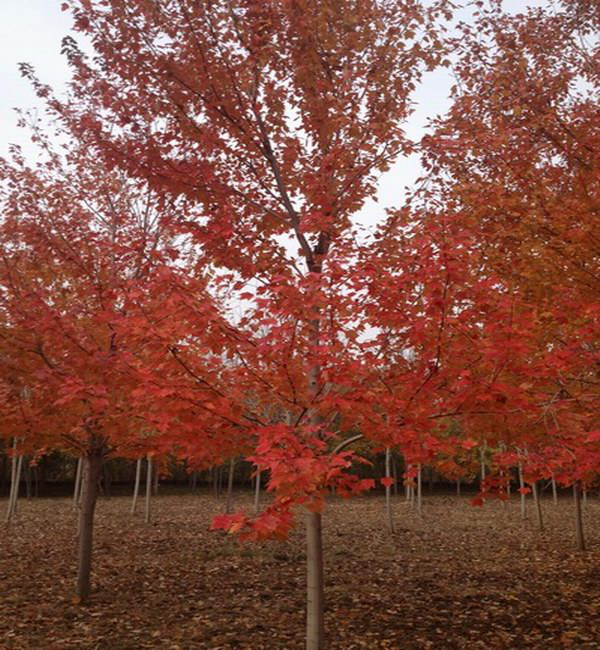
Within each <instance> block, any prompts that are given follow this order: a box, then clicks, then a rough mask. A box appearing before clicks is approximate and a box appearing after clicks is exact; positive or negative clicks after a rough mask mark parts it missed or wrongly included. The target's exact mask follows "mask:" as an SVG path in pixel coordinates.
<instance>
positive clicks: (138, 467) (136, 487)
mask: <svg viewBox="0 0 600 650" xmlns="http://www.w3.org/2000/svg"><path fill="white" fill-rule="evenodd" d="M141 477H142V459H141V458H138V459H137V461H136V463H135V481H134V483H133V501H132V503H131V514H132V515H134V514H135V511H136V509H137V501H138V496H139V493H140V479H141Z"/></svg>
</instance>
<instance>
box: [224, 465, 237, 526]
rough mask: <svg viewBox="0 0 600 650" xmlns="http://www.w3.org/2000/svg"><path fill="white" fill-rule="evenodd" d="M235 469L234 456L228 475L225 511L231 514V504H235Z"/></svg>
mask: <svg viewBox="0 0 600 650" xmlns="http://www.w3.org/2000/svg"><path fill="white" fill-rule="evenodd" d="M234 469H235V458H232V459H231V460H230V461H229V474H228V475H227V501H226V503H225V512H226V513H227V514H229V513H230V512H231V506H232V504H233V471H234Z"/></svg>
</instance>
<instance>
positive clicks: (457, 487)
mask: <svg viewBox="0 0 600 650" xmlns="http://www.w3.org/2000/svg"><path fill="white" fill-rule="evenodd" d="M456 496H457V497H459V496H460V479H456Z"/></svg>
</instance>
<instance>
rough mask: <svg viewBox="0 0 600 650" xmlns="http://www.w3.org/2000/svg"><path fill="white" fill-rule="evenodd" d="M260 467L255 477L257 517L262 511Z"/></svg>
mask: <svg viewBox="0 0 600 650" xmlns="http://www.w3.org/2000/svg"><path fill="white" fill-rule="evenodd" d="M260 474H261V470H260V465H259V466H258V469H257V470H256V476H255V477H254V480H255V483H254V514H255V515H257V514H258V511H259V509H260Z"/></svg>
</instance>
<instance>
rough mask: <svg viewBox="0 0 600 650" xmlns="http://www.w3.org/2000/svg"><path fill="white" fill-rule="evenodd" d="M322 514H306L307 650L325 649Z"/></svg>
mask: <svg viewBox="0 0 600 650" xmlns="http://www.w3.org/2000/svg"><path fill="white" fill-rule="evenodd" d="M323 578H324V576H323V538H322V534H321V513H319V512H307V514H306V650H323V649H324V647H325V643H324V639H325V624H324V611H325V593H324V588H323Z"/></svg>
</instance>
